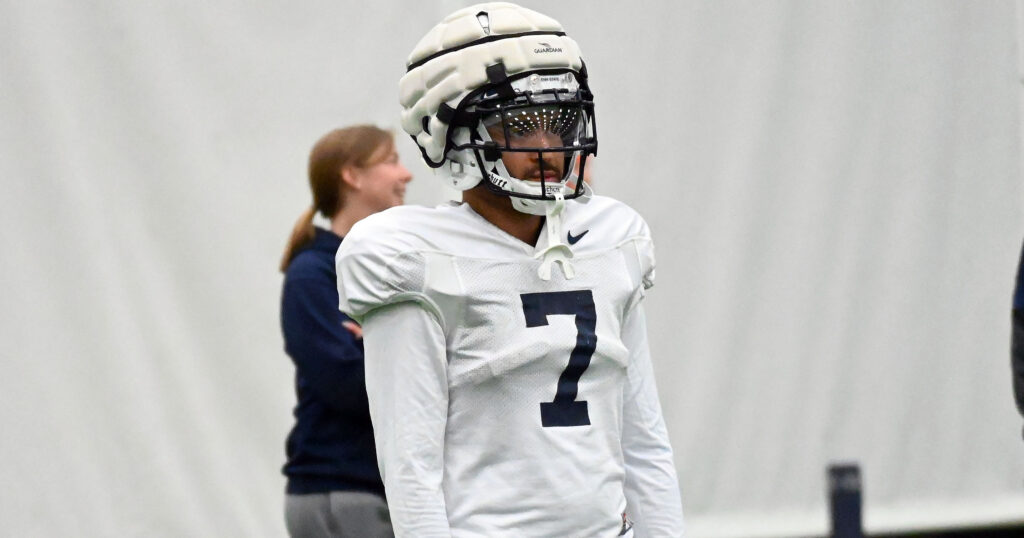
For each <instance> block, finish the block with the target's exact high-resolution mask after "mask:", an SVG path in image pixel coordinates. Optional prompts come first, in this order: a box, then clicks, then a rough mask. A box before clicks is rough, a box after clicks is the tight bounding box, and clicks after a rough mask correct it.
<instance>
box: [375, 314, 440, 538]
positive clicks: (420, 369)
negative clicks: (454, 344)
mask: <svg viewBox="0 0 1024 538" xmlns="http://www.w3.org/2000/svg"><path fill="white" fill-rule="evenodd" d="M396 336H400V337H399V338H396ZM363 338H364V341H365V348H366V393H367V396H368V397H369V401H370V418H371V420H372V421H373V431H374V437H375V441H376V448H377V463H378V466H379V467H380V474H381V477H382V478H383V479H384V488H385V491H386V493H387V499H388V507H389V510H390V512H391V523H392V526H393V527H394V531H395V536H396V537H397V538H402V537H411V538H441V537H443V538H450V537H451V529H450V527H449V523H448V516H447V512H446V507H445V498H444V491H443V490H442V480H443V475H444V436H445V427H446V425H447V421H448V362H447V358H446V355H445V340H444V334H443V332H442V330H441V327H440V325H438V323H437V320H436V318H435V317H434V316H433V315H431V314H429V313H428V312H426V311H425V310H424V309H423V308H421V307H420V306H419V305H417V304H415V303H410V302H404V303H400V304H395V305H392V306H387V307H382V308H377V309H374V310H372V311H370V313H369V314H367V316H366V318H365V319H364V324H363Z"/></svg>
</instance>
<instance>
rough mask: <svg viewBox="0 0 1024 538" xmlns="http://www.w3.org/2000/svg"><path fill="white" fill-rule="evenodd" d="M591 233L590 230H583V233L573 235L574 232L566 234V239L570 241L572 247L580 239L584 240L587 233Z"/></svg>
mask: <svg viewBox="0 0 1024 538" xmlns="http://www.w3.org/2000/svg"><path fill="white" fill-rule="evenodd" d="M589 231H590V230H583V233H581V234H579V235H572V232H565V238H566V239H568V240H569V244H570V245H575V244H576V242H577V241H579V240H580V239H583V236H584V235H587V232H589Z"/></svg>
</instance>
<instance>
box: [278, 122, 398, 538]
mask: <svg viewBox="0 0 1024 538" xmlns="http://www.w3.org/2000/svg"><path fill="white" fill-rule="evenodd" d="M410 180H412V175H411V174H410V173H409V171H408V170H406V169H405V167H404V166H402V164H401V163H400V162H399V161H398V154H397V153H396V151H395V146H394V140H393V138H392V136H391V133H389V132H388V131H385V130H382V129H379V128H377V127H374V126H370V125H358V126H353V127H347V128H344V129H337V130H334V131H331V132H329V133H327V134H326V135H324V136H323V138H321V139H320V140H319V141H318V142H317V143H316V145H314V146H313V150H312V152H311V153H310V156H309V185H310V188H311V189H312V194H313V203H312V205H311V206H310V208H309V209H307V210H306V211H305V212H304V213H303V214H302V216H301V217H299V221H298V222H297V223H296V225H295V229H294V231H293V232H292V236H291V239H290V240H289V242H288V247H287V248H286V249H285V252H284V256H283V258H282V260H281V271H282V272H283V273H284V274H285V278H284V290H283V292H282V296H281V329H282V331H283V333H284V342H285V351H286V352H287V353H288V355H289V356H290V357H291V359H292V361H293V362H294V363H295V370H296V376H295V390H296V393H297V397H298V403H297V405H296V406H295V411H294V415H295V427H294V428H292V431H291V433H290V434H289V435H288V441H287V446H286V451H287V456H288V462H287V463H286V464H285V466H284V474H285V475H286V476H287V477H288V486H287V495H286V500H285V521H286V524H287V527H288V533H289V534H290V535H291V536H292V537H293V538H299V537H302V538H306V537H340V536H344V537H358V538H374V537H390V536H393V533H392V530H391V521H390V518H389V515H388V509H387V504H386V502H385V500H384V485H383V483H382V482H381V478H380V473H379V471H378V470H377V458H376V454H375V448H374V442H373V428H372V426H371V424H370V413H369V408H368V404H367V401H366V381H365V378H364V370H363V345H362V340H361V336H362V335H361V331H360V329H359V326H358V325H356V324H355V323H354V322H353V321H352V320H350V319H349V318H348V317H347V316H345V315H344V314H342V313H341V312H340V311H339V310H338V287H337V276H336V274H335V268H334V254H335V252H337V250H338V247H339V246H340V245H341V241H342V238H343V237H344V236H345V235H346V234H347V233H348V231H349V229H350V228H351V227H352V225H353V224H355V223H356V222H358V221H359V220H360V219H362V218H364V217H366V216H368V215H371V214H373V213H377V212H378V211H383V210H385V209H388V208H390V207H394V206H397V205H401V204H402V201H403V198H404V196H405V186H406V184H407V183H409V181H410ZM317 212H319V213H320V214H321V215H323V216H324V217H326V218H327V219H329V220H330V229H329V230H327V229H323V228H320V227H315V226H314V225H313V216H314V215H315V214H316V213H317Z"/></svg>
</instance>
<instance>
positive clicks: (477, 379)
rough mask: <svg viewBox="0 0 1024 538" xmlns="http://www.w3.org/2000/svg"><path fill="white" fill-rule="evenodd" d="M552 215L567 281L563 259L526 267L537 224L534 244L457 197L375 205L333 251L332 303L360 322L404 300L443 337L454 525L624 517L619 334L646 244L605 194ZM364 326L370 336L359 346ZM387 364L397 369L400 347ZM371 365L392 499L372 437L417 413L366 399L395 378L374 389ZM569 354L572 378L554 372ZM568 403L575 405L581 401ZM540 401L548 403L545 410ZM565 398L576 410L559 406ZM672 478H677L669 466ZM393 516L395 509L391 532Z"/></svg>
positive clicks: (623, 354)
mask: <svg viewBox="0 0 1024 538" xmlns="http://www.w3.org/2000/svg"><path fill="white" fill-rule="evenodd" d="M564 218H565V220H564V229H565V230H567V231H568V233H570V234H572V236H573V237H575V238H577V241H575V244H574V245H573V247H572V248H573V253H574V256H573V260H572V262H573V265H574V266H575V268H576V277H575V278H573V279H571V280H569V279H565V278H564V275H563V274H562V273H561V272H559V271H555V272H554V275H553V276H552V278H551V279H550V280H548V281H544V280H541V279H540V278H539V277H538V276H537V267H538V265H539V263H540V262H539V261H538V260H536V259H534V257H533V256H534V253H535V252H540V251H542V250H543V249H544V248H545V247H546V245H545V244H544V243H545V242H546V239H545V238H546V234H545V233H544V231H542V233H541V235H540V237H541V239H540V241H539V242H538V244H537V245H536V246H533V245H527V244H525V243H523V242H521V241H519V240H518V239H515V238H514V237H512V236H510V235H508V234H506V233H505V232H503V231H501V230H500V229H498V228H497V227H495V226H493V225H491V224H490V223H489V222H487V221H486V220H484V219H483V218H482V217H480V216H479V215H477V214H476V213H475V212H473V210H472V209H471V208H469V206H468V205H465V204H458V205H455V204H453V205H448V206H442V207H439V208H436V209H428V208H418V207H398V208H393V209H390V210H387V211H384V212H382V213H378V214H376V215H374V216H371V217H369V218H367V219H365V220H363V221H361V222H360V223H359V224H357V225H356V226H355V227H354V228H353V229H352V231H351V232H350V233H349V236H348V238H347V239H346V241H345V243H343V245H342V248H341V249H340V250H339V251H338V255H337V268H338V274H339V277H340V278H339V279H338V282H339V286H340V288H339V299H340V307H341V309H342V311H344V312H346V313H347V314H349V315H350V316H352V317H353V318H355V319H357V320H362V319H364V317H366V316H367V315H368V314H370V313H371V312H373V311H375V310H376V309H380V308H381V307H384V306H386V305H395V304H403V303H407V302H414V303H416V304H418V305H419V306H420V307H422V309H423V310H425V311H426V312H428V313H429V315H430V316H432V317H433V319H434V320H435V321H436V326H437V328H438V329H437V330H438V331H439V332H440V333H441V336H442V338H440V340H441V341H442V342H443V344H442V346H443V354H444V361H445V365H444V366H443V370H444V371H443V372H442V373H440V374H438V375H444V376H445V382H446V384H447V387H446V390H439V391H437V397H438V399H441V398H444V397H447V416H446V417H445V419H446V420H445V421H444V425H443V432H440V431H438V433H437V435H438V436H443V440H442V439H437V440H436V442H437V445H438V446H443V448H442V449H440V450H443V456H442V457H441V461H442V463H440V465H441V466H442V467H443V469H439V470H438V472H439V473H440V474H441V476H442V477H443V478H442V490H443V492H444V505H445V511H446V516H447V519H448V522H449V523H450V525H451V532H452V536H501V535H503V534H507V533H509V532H513V530H514V532H515V533H516V535H517V536H616V535H617V534H618V532H619V531H620V530H621V528H622V523H623V522H622V513H623V511H624V510H625V507H626V498H625V494H624V483H625V480H626V479H625V472H626V470H625V466H624V463H623V461H624V456H623V448H622V447H623V439H622V432H623V405H624V402H623V396H624V390H625V387H626V385H627V375H628V374H627V370H628V368H629V367H630V364H631V353H630V350H629V349H627V348H626V346H625V344H624V343H623V335H622V331H623V324H624V321H625V319H626V316H627V314H628V313H629V312H630V311H631V310H632V309H633V308H634V307H635V306H636V304H637V302H638V301H639V299H640V298H641V297H642V295H643V292H644V290H645V289H646V288H648V287H650V286H651V285H653V281H654V254H653V245H652V243H651V240H650V234H649V231H648V228H647V226H646V224H645V223H644V222H643V220H642V219H641V218H640V217H639V215H637V214H636V213H635V212H634V211H633V210H631V209H630V208H628V207H627V206H625V205H624V204H621V203H620V202H617V201H614V200H612V199H609V198H604V197H599V196H598V197H594V198H593V199H592V200H591V201H590V202H589V203H588V204H579V203H571V204H569V205H568V206H567V209H566V214H565V217H564ZM531 320H532V321H531ZM383 330H386V329H383ZM372 336H373V335H371V334H370V333H369V332H368V333H367V334H366V338H367V343H368V345H371V344H372V342H370V338H371V337H372ZM403 336H405V335H403V334H392V335H379V337H381V338H388V339H398V338H403ZM415 345H416V343H415V342H406V343H405V344H403V346H404V347H405V348H409V347H415ZM371 347H372V345H371ZM644 347H646V346H644ZM645 352H646V349H645ZM390 360H393V361H395V362H396V363H397V365H396V366H395V371H394V372H393V373H394V374H400V372H401V371H402V365H401V360H402V359H399V358H391V359H390ZM367 362H368V365H367V372H368V373H367V379H368V382H367V383H368V384H367V386H368V391H370V392H371V394H370V401H371V413H373V414H374V425H375V429H377V428H378V425H380V426H381V427H382V428H383V429H386V430H388V432H389V433H391V434H393V435H384V436H378V454H381V456H380V459H381V466H382V473H383V474H384V475H385V483H386V484H389V489H388V493H387V494H388V499H389V502H399V503H402V502H404V500H403V499H404V498H403V492H400V491H395V492H394V493H393V490H392V482H389V481H388V480H387V478H388V477H387V474H388V468H389V465H391V463H389V462H388V461H387V459H388V457H387V455H386V453H388V452H389V450H390V449H391V448H393V447H389V446H384V447H383V448H382V446H381V444H384V445H387V444H388V443H402V442H411V441H408V438H409V436H408V435H406V434H405V433H403V430H406V429H407V430H409V431H415V430H416V429H417V427H418V426H419V425H417V424H415V423H411V422H414V421H415V420H416V417H415V416H412V417H410V414H408V413H397V412H395V411H394V407H390V406H387V405H383V404H381V405H379V406H377V408H376V411H375V409H374V408H375V397H374V394H373V391H374V390H377V391H380V392H388V391H391V389H393V388H394V387H393V386H388V383H389V382H388V381H378V382H379V383H380V385H381V386H378V387H376V388H374V387H372V386H371V382H370V378H371V374H370V370H371V365H370V364H369V362H370V358H369V354H368V361H367ZM570 363H575V370H576V371H577V372H578V376H577V379H575V380H573V379H568V380H566V379H564V378H563V377H564V376H565V375H566V373H567V371H568V370H570V369H571V368H570V367H569V365H570ZM581 365H582V369H581V368H580V366H581ZM437 370H440V368H439V369H437ZM411 371H413V370H411ZM417 375H418V374H417ZM428 375H433V374H428ZM569 377H570V378H571V377H572V376H571V375H570V376H569ZM651 385H652V386H653V383H651ZM556 394H557V395H558V396H557V397H556ZM391 396H393V394H392V395H389V396H388V397H391ZM382 398H383V397H382ZM578 402H586V403H585V404H583V406H584V407H585V409H584V410H583V411H582V412H580V405H579V404H578ZM545 406H547V407H549V408H551V407H554V408H557V409H555V410H554V414H551V413H548V414H547V415H545V411H544V408H545ZM566 407H575V408H576V412H575V414H574V413H569V415H564V416H563V415H560V414H559V413H560V412H561V411H560V410H561V409H564V408H566ZM648 407H650V406H648ZM654 407H657V404H656V397H655V403H654ZM389 413H390V414H389ZM392 414H393V416H392ZM656 415H657V416H656V419H655V420H652V421H650V423H652V424H655V426H656V428H655V429H658V428H660V429H658V432H657V433H658V437H657V442H655V443H654V444H655V445H658V446H657V447H656V452H657V453H658V454H659V457H663V456H666V455H667V459H668V461H669V462H671V449H670V448H669V447H668V441H667V435H665V434H664V426H663V423H662V422H661V417H660V409H659V410H657V411H656ZM644 420H645V421H649V420H650V416H646V417H645V418H644ZM403 439H406V441H403ZM429 441H430V440H428V442H426V443H424V442H423V440H422V439H420V440H419V441H416V443H418V444H427V445H430V444H432V443H431V442H429ZM414 450H419V448H418V447H417V448H415V449H414ZM410 453H411V452H410ZM416 453H418V454H421V453H420V452H416ZM406 454H408V453H406ZM407 463H408V462H404V463H403V464H407ZM396 468H397V467H396ZM669 474H671V477H670V479H671V481H672V482H673V483H672V484H671V487H672V488H677V484H675V483H674V480H675V477H674V470H672V471H671V473H669ZM396 487H398V486H396ZM410 502H412V501H410ZM417 506H418V505H417ZM402 513H403V509H402V508H401V507H400V508H398V509H397V510H396V509H395V507H392V516H393V518H394V519H395V523H396V533H398V532H401V530H400V529H401V518H402Z"/></svg>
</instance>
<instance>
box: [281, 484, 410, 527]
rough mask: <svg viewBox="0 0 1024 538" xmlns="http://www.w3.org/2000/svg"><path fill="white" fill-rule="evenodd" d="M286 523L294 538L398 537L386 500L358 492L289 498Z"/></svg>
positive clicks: (288, 496)
mask: <svg viewBox="0 0 1024 538" xmlns="http://www.w3.org/2000/svg"><path fill="white" fill-rule="evenodd" d="M284 520H285V524H286V525H287V527H288V534H289V536H291V537H292V538H393V537H394V535H395V533H394V531H392V530H391V516H390V514H389V513H388V505H387V503H385V502H384V499H382V498H380V497H379V496H377V495H374V494H372V493H363V492H358V491H332V492H330V493H310V494H306V495H286V496H285V501H284Z"/></svg>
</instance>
